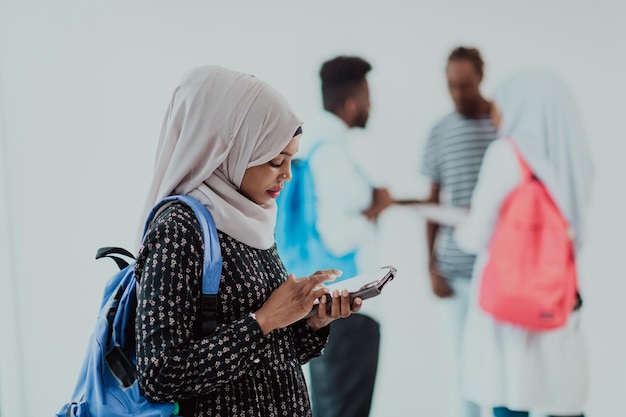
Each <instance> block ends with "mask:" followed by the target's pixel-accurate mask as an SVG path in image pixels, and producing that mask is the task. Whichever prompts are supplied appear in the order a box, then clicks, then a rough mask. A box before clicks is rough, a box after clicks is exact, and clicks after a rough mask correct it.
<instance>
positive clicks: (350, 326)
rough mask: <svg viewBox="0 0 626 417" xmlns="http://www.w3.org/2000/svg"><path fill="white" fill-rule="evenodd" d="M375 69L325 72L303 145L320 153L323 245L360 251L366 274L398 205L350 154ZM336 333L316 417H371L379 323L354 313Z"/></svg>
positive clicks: (337, 66)
mask: <svg viewBox="0 0 626 417" xmlns="http://www.w3.org/2000/svg"><path fill="white" fill-rule="evenodd" d="M371 68H372V67H371V65H370V64H369V63H368V62H367V61H365V60H363V59H361V58H358V57H346V56H340V57H337V58H334V59H332V60H329V61H327V62H325V63H324V64H323V65H322V68H321V70H320V77H321V81H322V98H323V102H324V109H325V111H324V112H323V113H322V114H321V115H320V117H319V118H318V119H317V120H316V121H315V122H314V123H312V124H311V125H310V126H309V125H306V126H305V134H304V137H303V141H302V144H303V145H304V146H303V147H304V148H306V149H309V150H311V149H313V152H312V153H311V155H310V156H309V163H310V166H311V171H312V174H313V179H314V184H315V190H314V191H313V192H315V193H316V197H317V207H316V208H317V216H318V217H317V219H318V220H317V224H316V226H317V229H318V232H319V234H320V237H321V240H322V242H323V243H324V245H325V246H326V248H327V249H328V250H329V251H330V252H331V253H332V254H333V255H336V256H343V255H345V254H348V253H351V252H354V251H355V250H356V264H357V270H360V271H362V270H363V266H364V265H366V262H367V260H368V259H370V260H371V259H372V257H373V256H372V255H373V254H372V253H371V251H369V250H368V248H370V247H372V246H371V245H370V243H371V242H374V240H375V221H376V219H377V217H378V215H379V214H380V213H381V212H382V211H383V210H384V209H386V208H387V207H389V206H390V205H391V204H392V202H393V200H392V198H391V196H390V194H389V192H388V190H387V189H385V188H377V187H374V186H373V185H372V184H371V182H370V181H369V180H368V178H367V177H366V175H365V174H364V172H363V171H362V170H361V169H360V168H359V166H358V164H357V163H356V162H355V161H354V159H353V157H352V155H351V154H350V152H349V150H348V143H347V142H348V133H349V132H348V130H349V129H351V128H364V127H365V125H366V123H367V119H368V116H369V111H370V98H369V86H368V83H367V80H366V74H367V73H368V72H369V71H370V70H371ZM307 142H308V143H307ZM318 143H319V144H318ZM305 152H306V151H305ZM305 156H306V155H305ZM335 323H337V325H335ZM330 326H331V332H330V337H329V342H328V344H327V345H326V348H325V349H324V354H323V355H322V356H321V357H318V358H315V359H313V360H312V361H311V362H310V372H311V394H312V395H311V397H312V403H313V415H314V416H315V417H339V416H341V417H366V416H367V415H369V411H370V406H371V401H372V394H373V391H374V382H375V379H376V368H377V364H378V349H379V338H380V332H379V324H378V322H376V320H374V319H373V318H371V317H369V316H367V315H366V314H353V315H351V316H350V317H348V318H347V319H344V320H338V321H337V322H333V323H332V324H331V325H330Z"/></svg>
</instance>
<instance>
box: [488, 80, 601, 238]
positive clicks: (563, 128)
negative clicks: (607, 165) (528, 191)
mask: <svg viewBox="0 0 626 417" xmlns="http://www.w3.org/2000/svg"><path fill="white" fill-rule="evenodd" d="M495 102H496V105H497V107H498V109H499V110H500V113H501V116H502V120H501V125H500V129H499V133H500V134H501V136H506V137H509V138H511V139H513V141H514V142H515V143H516V144H517V146H518V148H519V149H520V151H521V153H522V155H523V156H524V157H525V158H526V161H527V162H528V164H529V165H530V167H531V169H532V170H533V171H534V173H535V175H536V176H537V177H538V178H539V179H540V180H541V181H542V182H543V183H544V184H545V185H546V187H547V188H548V190H549V191H550V193H551V195H552V197H553V198H554V199H555V202H556V204H557V205H558V206H559V208H560V209H561V211H562V213H563V215H564V216H565V217H566V218H567V219H568V221H569V223H570V226H571V227H573V229H574V231H575V234H576V246H577V248H580V247H581V246H582V244H583V242H584V239H585V237H586V232H587V231H586V219H585V214H586V209H587V206H588V203H589V201H590V198H591V187H592V183H593V177H594V168H593V163H592V160H591V155H590V152H589V147H588V143H587V138H586V136H585V132H584V130H583V126H582V123H581V119H580V115H579V113H578V109H577V108H576V103H575V101H574V97H573V95H572V93H571V91H570V89H569V88H568V86H567V85H566V84H565V83H564V82H563V81H562V80H561V79H560V78H558V77H557V76H555V75H553V74H551V73H548V72H541V71H529V72H524V73H521V74H518V75H515V76H513V77H511V78H509V79H508V80H507V81H505V82H504V83H503V84H502V85H501V86H500V88H499V89H498V90H497V93H496V95H495Z"/></svg>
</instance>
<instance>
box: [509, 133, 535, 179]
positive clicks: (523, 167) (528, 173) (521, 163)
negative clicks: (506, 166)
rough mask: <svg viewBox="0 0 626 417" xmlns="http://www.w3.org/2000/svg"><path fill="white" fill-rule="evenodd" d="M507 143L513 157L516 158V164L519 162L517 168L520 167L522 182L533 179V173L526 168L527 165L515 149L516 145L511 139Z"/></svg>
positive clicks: (517, 149) (516, 148)
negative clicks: (513, 152) (513, 154)
mask: <svg viewBox="0 0 626 417" xmlns="http://www.w3.org/2000/svg"><path fill="white" fill-rule="evenodd" d="M508 141H509V143H510V144H511V146H512V147H513V150H514V151H515V155H516V156H517V162H519V166H520V168H521V170H522V179H523V180H524V181H528V180H529V179H531V178H532V177H533V171H532V170H531V169H530V167H529V166H528V163H527V162H526V159H525V158H524V156H523V155H522V153H521V152H520V150H519V148H518V147H517V145H516V144H515V142H514V141H513V139H508Z"/></svg>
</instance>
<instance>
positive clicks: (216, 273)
mask: <svg viewBox="0 0 626 417" xmlns="http://www.w3.org/2000/svg"><path fill="white" fill-rule="evenodd" d="M174 201H179V202H181V203H183V204H185V205H187V206H188V207H189V208H191V209H192V210H193V212H194V214H195V215H196V218H197V219H198V222H199V223H200V227H201V229H202V238H203V240H204V257H203V265H202V266H203V268H202V270H203V274H202V306H201V313H202V321H201V322H202V334H203V335H208V334H211V333H212V332H213V330H215V327H216V326H217V321H216V318H217V317H216V316H217V293H218V291H219V287H220V280H221V278H222V252H221V249H220V242H219V237H218V236H217V228H216V226H215V221H214V220H213V216H211V213H210V212H209V210H208V209H207V208H206V207H205V205H204V204H202V203H200V202H199V201H198V200H196V199H195V198H193V197H189V196H187V195H175V196H170V197H166V198H164V199H163V200H161V201H160V202H159V203H158V204H157V205H156V206H155V207H154V208H153V209H152V211H151V212H150V215H149V216H148V219H147V220H146V225H145V227H144V234H145V231H146V230H147V228H148V226H149V224H150V222H151V221H152V219H153V217H154V215H156V213H157V212H158V211H159V209H160V208H161V207H163V205H165V204H167V203H170V202H174Z"/></svg>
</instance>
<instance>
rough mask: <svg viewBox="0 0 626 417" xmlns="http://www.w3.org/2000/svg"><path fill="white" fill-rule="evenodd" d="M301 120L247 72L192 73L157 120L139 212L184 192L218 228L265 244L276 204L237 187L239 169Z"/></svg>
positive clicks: (210, 69) (274, 150)
mask: <svg viewBox="0 0 626 417" xmlns="http://www.w3.org/2000/svg"><path fill="white" fill-rule="evenodd" d="M301 124H302V122H301V121H300V119H298V118H297V117H296V115H295V114H294V113H293V112H292V111H291V108H290V106H289V105H288V104H287V102H286V100H285V99H284V98H283V97H282V96H281V95H280V94H279V93H278V92H277V91H276V90H274V89H273V88H272V87H270V86H269V85H268V84H266V83H264V82H263V81H260V80H259V79H257V78H255V77H254V76H252V75H248V74H242V73H239V72H235V71H232V70H230V69H227V68H223V67H218V66H206V67H200V68H196V69H194V70H192V71H191V72H189V73H188V74H187V76H186V77H185V78H184V79H183V81H182V82H181V83H180V85H179V86H178V87H177V88H176V89H175V90H174V94H173V96H172V100H171V102H170V105H169V108H168V110H167V113H166V115H165V120H164V121H163V127H162V129H161V137H160V139H159V144H158V151H157V156H156V162H155V168H154V176H153V179H152V184H151V186H150V191H149V193H148V198H147V200H146V204H145V208H144V213H145V215H146V216H147V214H148V212H149V211H150V209H151V208H152V207H153V206H154V205H155V204H156V203H157V202H158V201H159V200H161V199H162V198H164V197H167V196H169V195H174V194H185V195H190V196H192V197H194V198H196V199H197V200H199V201H200V202H202V203H203V204H204V205H205V206H206V207H207V208H208V209H209V211H210V212H211V214H212V215H213V218H214V219H215V224H216V226H217V228H218V229H219V230H221V231H223V232H225V233H227V234H228V235H230V236H232V237H233V238H235V239H237V240H239V241H241V242H243V243H245V244H246V245H249V246H252V247H254V248H257V249H268V248H269V247H271V246H272V245H273V243H274V226H275V224H276V203H275V202H274V200H270V202H269V203H267V204H264V205H258V204H256V203H254V202H253V201H251V200H249V199H248V198H246V197H244V196H243V195H242V194H240V193H239V191H238V190H239V187H240V185H241V181H242V179H243V176H244V173H245V171H246V169H248V168H250V167H253V166H257V165H262V164H264V163H267V162H269V161H270V160H271V159H272V158H275V157H276V156H277V155H278V154H279V153H280V152H281V151H282V150H283V149H284V148H285V146H287V144H288V143H289V141H290V140H291V139H292V137H293V135H294V133H295V132H296V130H297V128H298V127H299V126H301ZM144 218H145V216H144Z"/></svg>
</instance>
